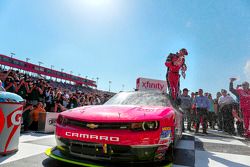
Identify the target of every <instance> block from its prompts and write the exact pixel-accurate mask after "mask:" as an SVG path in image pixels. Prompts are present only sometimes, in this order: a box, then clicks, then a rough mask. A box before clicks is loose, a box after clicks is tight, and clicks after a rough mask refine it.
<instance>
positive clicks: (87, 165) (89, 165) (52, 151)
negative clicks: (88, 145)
mask: <svg viewBox="0 0 250 167" xmlns="http://www.w3.org/2000/svg"><path fill="white" fill-rule="evenodd" d="M45 154H46V155H47V156H49V157H50V158H52V159H55V160H58V161H62V162H66V163H70V164H75V165H79V166H84V167H115V166H117V164H116V165H114V164H108V163H105V165H101V164H100V163H95V162H92V161H91V162H90V161H87V160H84V159H79V158H78V159H77V158H70V157H67V156H65V155H63V154H61V153H60V151H59V150H57V149H56V148H49V149H47V150H46V151H45ZM123 165H124V164H123ZM119 166H121V165H119ZM126 166H129V164H127V165H126ZM131 166H132V165H131ZM138 166H140V165H138ZM143 166H144V167H145V166H146V165H145V164H144V165H143ZM150 166H151V165H150ZM157 166H159V164H157ZM160 167H172V163H169V164H161V165H160Z"/></svg>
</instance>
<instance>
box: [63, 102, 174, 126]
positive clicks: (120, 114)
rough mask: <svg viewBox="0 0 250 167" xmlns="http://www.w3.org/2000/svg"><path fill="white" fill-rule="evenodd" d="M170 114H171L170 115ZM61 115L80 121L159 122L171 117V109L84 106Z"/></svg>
mask: <svg viewBox="0 0 250 167" xmlns="http://www.w3.org/2000/svg"><path fill="white" fill-rule="evenodd" d="M171 113H172V114H171ZM61 115H63V116H65V117H67V118H71V119H75V120H81V121H92V122H137V121H153V120H159V119H162V118H163V117H167V116H168V115H169V116H171V115H173V108H172V107H152V106H147V107H145V106H127V105H126V106H125V105H115V106H113V105H98V106H85V107H79V108H75V109H72V110H68V111H65V112H62V113H61Z"/></svg>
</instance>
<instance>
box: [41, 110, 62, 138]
mask: <svg viewBox="0 0 250 167" xmlns="http://www.w3.org/2000/svg"><path fill="white" fill-rule="evenodd" d="M58 115H59V113H51V112H47V113H46V120H45V122H46V124H45V129H44V132H45V133H50V132H54V131H55V125H56V119H57V117H58Z"/></svg>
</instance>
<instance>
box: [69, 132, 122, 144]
mask: <svg viewBox="0 0 250 167" xmlns="http://www.w3.org/2000/svg"><path fill="white" fill-rule="evenodd" d="M65 135H66V136H68V137H77V138H82V139H95V140H100V141H113V142H119V141H120V138H119V137H112V136H98V135H90V134H83V133H72V132H66V133H65Z"/></svg>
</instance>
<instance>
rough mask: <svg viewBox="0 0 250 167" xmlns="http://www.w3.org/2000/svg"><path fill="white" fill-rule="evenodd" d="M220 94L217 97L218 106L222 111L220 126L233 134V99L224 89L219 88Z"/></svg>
mask: <svg viewBox="0 0 250 167" xmlns="http://www.w3.org/2000/svg"><path fill="white" fill-rule="evenodd" d="M221 94H222V96H221V97H220V98H219V101H218V103H219V106H220V111H221V113H222V118H223V122H222V125H223V126H222V128H223V130H224V131H225V132H227V133H229V134H231V135H235V128H234V117H233V113H232V111H233V104H234V103H235V100H234V99H233V98H232V97H231V96H229V95H228V94H227V91H226V90H225V89H222V90H221Z"/></svg>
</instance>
